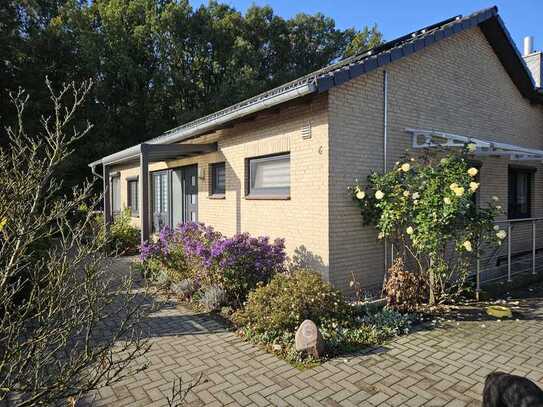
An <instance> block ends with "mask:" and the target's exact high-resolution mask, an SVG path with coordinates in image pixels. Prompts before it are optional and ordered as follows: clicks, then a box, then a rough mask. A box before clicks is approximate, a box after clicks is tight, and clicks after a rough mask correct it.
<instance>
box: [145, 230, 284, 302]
mask: <svg viewBox="0 0 543 407" xmlns="http://www.w3.org/2000/svg"><path fill="white" fill-rule="evenodd" d="M140 259H141V261H142V262H144V263H145V262H148V261H150V259H155V260H156V259H158V260H159V261H160V262H161V264H162V265H163V267H164V268H165V269H167V270H171V271H173V272H174V273H175V274H176V276H177V278H176V279H175V280H176V281H180V280H182V279H192V280H193V282H194V286H195V288H196V289H200V288H201V287H209V286H212V285H219V286H221V287H223V288H224V290H225V291H226V293H227V297H228V299H229V301H230V302H232V303H233V304H235V305H237V306H239V305H240V304H241V303H242V302H243V301H244V300H245V299H246V297H247V294H248V293H249V291H250V290H252V289H254V288H256V286H257V284H258V283H263V284H265V283H267V282H268V281H269V280H270V279H271V277H272V276H273V275H274V274H275V273H278V272H283V271H284V269H285V266H284V264H285V260H286V253H285V245H284V241H283V240H282V239H276V240H275V241H274V242H273V243H272V242H270V241H269V238H267V237H258V238H255V237H251V236H250V235H249V234H247V233H242V234H237V235H235V236H233V237H231V238H226V237H224V236H223V235H221V234H220V233H219V232H217V231H215V230H214V229H213V228H212V227H210V226H206V225H204V224H202V223H185V224H180V225H178V226H177V227H176V228H175V229H171V228H168V227H166V228H164V229H162V230H161V231H160V233H159V236H158V240H157V241H156V242H154V243H153V242H148V243H146V244H145V245H143V246H142V247H141V249H140ZM170 274H171V272H170Z"/></svg>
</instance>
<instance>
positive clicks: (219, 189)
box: [211, 163, 225, 197]
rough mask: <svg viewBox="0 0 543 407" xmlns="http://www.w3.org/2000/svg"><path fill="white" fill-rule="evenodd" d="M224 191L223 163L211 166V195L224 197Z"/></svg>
mask: <svg viewBox="0 0 543 407" xmlns="http://www.w3.org/2000/svg"><path fill="white" fill-rule="evenodd" d="M224 191H225V165H224V163H215V164H211V195H212V196H219V197H220V196H224Z"/></svg>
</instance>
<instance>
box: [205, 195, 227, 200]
mask: <svg viewBox="0 0 543 407" xmlns="http://www.w3.org/2000/svg"><path fill="white" fill-rule="evenodd" d="M207 198H208V199H226V196H225V195H224V194H214V195H208V197H207Z"/></svg>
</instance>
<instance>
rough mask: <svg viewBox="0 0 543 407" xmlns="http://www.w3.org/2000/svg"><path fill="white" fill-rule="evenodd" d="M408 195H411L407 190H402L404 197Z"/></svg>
mask: <svg viewBox="0 0 543 407" xmlns="http://www.w3.org/2000/svg"><path fill="white" fill-rule="evenodd" d="M409 195H411V194H410V193H409V191H403V196H405V197H406V198H407V197H408V196H409Z"/></svg>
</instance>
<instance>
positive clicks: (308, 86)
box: [89, 82, 317, 168]
mask: <svg viewBox="0 0 543 407" xmlns="http://www.w3.org/2000/svg"><path fill="white" fill-rule="evenodd" d="M316 91H317V87H316V85H315V84H314V83H312V82H309V83H304V84H303V85H300V86H297V87H295V88H292V89H289V90H287V91H285V92H283V93H280V94H277V95H273V96H270V97H269V98H267V99H262V100H258V101H255V102H254V103H250V104H247V105H245V106H242V107H240V108H239V109H235V110H232V111H231V112H228V113H225V114H223V115H218V113H220V112H218V113H214V114H211V115H210V117H209V119H208V120H205V119H206V118H205V117H204V118H202V119H197V120H196V121H195V122H196V123H197V122H198V121H201V123H200V124H195V125H194V126H191V124H190V123H188V124H187V125H185V126H182V127H180V128H179V129H178V130H175V129H174V130H172V131H171V132H170V133H166V134H164V135H162V136H159V137H156V138H154V139H151V140H149V141H147V142H146V143H148V144H172V143H177V142H179V141H183V140H186V139H188V138H191V137H193V136H197V135H200V134H202V133H205V132H207V131H210V130H212V129H213V128H216V127H217V126H220V125H223V124H226V123H228V122H230V121H232V120H235V119H239V118H241V117H244V116H247V115H250V114H252V113H256V112H259V111H261V110H265V109H268V108H270V107H273V106H277V105H280V104H282V103H285V102H288V101H289V100H293V99H296V98H300V97H302V96H305V95H309V94H310V93H314V92H316ZM227 109H228V108H227ZM215 115H217V117H215V118H214V117H213V116H215ZM140 152H141V144H138V145H136V146H133V147H129V148H127V149H124V150H121V151H118V152H116V153H114V154H110V155H108V156H106V157H103V158H102V159H100V160H97V161H94V162H92V163H90V164H89V167H91V168H92V167H96V166H97V165H99V164H107V165H110V164H115V163H120V162H123V161H127V160H130V159H133V158H135V157H137V156H138V155H139V154H140Z"/></svg>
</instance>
